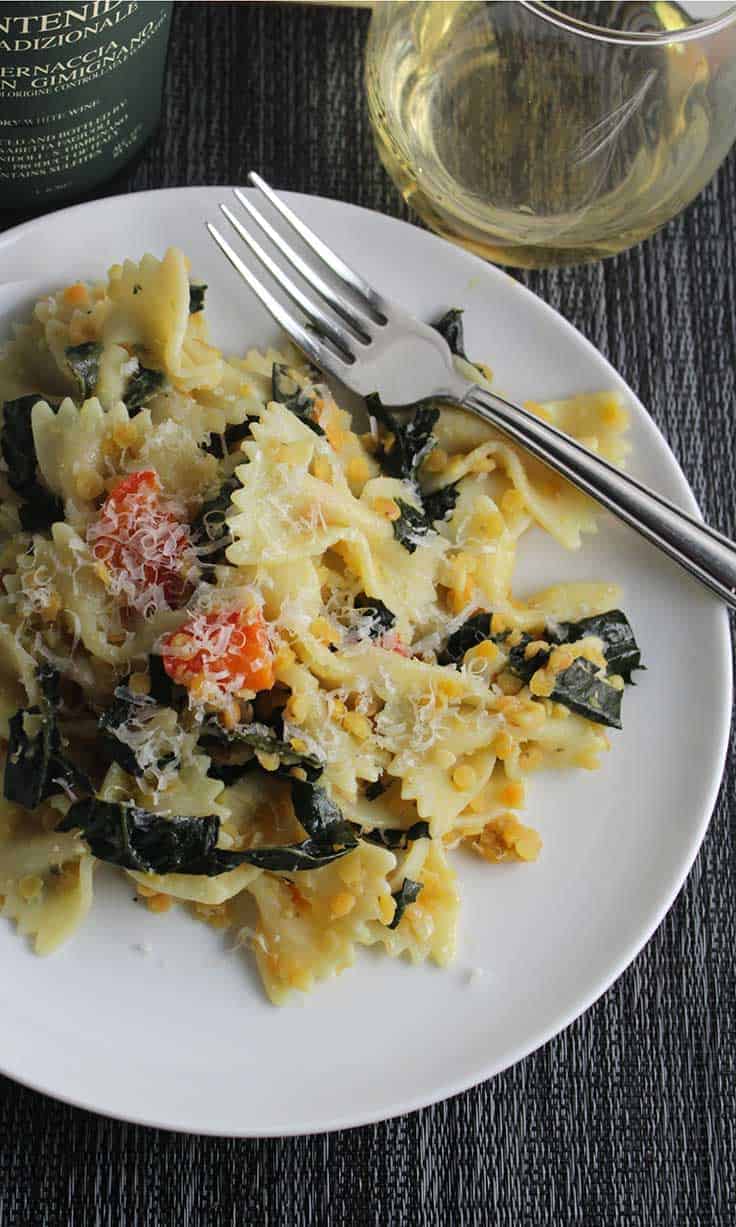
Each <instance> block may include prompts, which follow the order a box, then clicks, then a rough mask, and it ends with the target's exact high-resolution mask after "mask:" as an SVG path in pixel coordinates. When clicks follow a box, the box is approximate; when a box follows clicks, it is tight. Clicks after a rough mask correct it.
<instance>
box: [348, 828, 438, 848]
mask: <svg viewBox="0 0 736 1227" xmlns="http://www.w3.org/2000/svg"><path fill="white" fill-rule="evenodd" d="M429 837H430V836H429V823H428V822H423V821H421V822H415V823H414V824H413V826H410V827H408V828H407V830H405V831H403V830H400V829H399V828H393V827H388V828H384V829H382V828H380V827H374V828H373V830H372V831H362V830H361V831H360V838H361V839H364V840H365V841H366V843H369V844H378V845H379V846H380V847H381V848H388V849H389V851H391V852H403V851H404V849H405V848H407V847H408V846H409V844H410V843H413V842H414V840H415V839H429Z"/></svg>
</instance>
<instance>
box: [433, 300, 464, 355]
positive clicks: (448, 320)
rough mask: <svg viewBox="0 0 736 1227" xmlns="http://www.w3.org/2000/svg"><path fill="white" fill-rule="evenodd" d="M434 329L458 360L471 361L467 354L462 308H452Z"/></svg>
mask: <svg viewBox="0 0 736 1227" xmlns="http://www.w3.org/2000/svg"><path fill="white" fill-rule="evenodd" d="M432 327H433V328H434V329H435V330H436V331H437V332H438V333H439V334H440V336H441V337H444V338H445V340H446V341H447V344H448V345H449V347H450V350H451V351H452V353H453V354H457V356H458V358H464V359H465V361H466V362H469V361H470V359H469V358H468V355H467V354H466V352H465V334H464V330H463V309H462V307H452V308H451V309H450V310H449V311H446V312H445V314H444V315H443V316H442V318H441V319H439V320H437V323H436V324H433V325H432Z"/></svg>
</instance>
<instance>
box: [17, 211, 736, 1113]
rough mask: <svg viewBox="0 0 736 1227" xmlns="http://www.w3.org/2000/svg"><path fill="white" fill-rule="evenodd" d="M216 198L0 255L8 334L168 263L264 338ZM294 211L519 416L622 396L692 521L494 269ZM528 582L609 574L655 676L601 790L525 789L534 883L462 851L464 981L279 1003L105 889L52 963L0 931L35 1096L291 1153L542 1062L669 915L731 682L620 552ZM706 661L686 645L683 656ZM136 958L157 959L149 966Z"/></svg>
mask: <svg viewBox="0 0 736 1227" xmlns="http://www.w3.org/2000/svg"><path fill="white" fill-rule="evenodd" d="M228 196H229V193H228V191H227V190H226V189H224V188H189V189H184V190H180V189H174V190H170V191H160V192H147V193H142V194H140V195H136V196H121V197H118V198H114V199H109V200H102V201H99V202H96V203H94V204H89V205H83V206H80V207H77V208H73V209H68V210H65V211H63V212H59V213H55V214H53V215H52V216H50V217H47V218H44V219H42V220H40V221H36V222H32V223H30V224H29V225H26V226H23V227H20V228H19V229H17V230H14V231H10V232H9V233H7V234H5V235H4V236H1V237H0V270H2V278H3V282H4V284H3V285H2V287H0V335H4V334H5V332H6V330H7V323H8V321H9V320H10V319H11V318H17V317H18V316H19V315H20V316H22V315H23V314H24V312H26V311H27V309H28V308H29V307H30V306H31V304H32V303H33V301H34V299H35V298H36V297H37V296H38V295H39V294H40V293H42V292H48V291H50V290H53V289H55V288H56V287H58V286H61V285H63V284H64V283H66V282H67V281H69V280H70V279H76V278H79V277H82V278H98V277H100V276H102V275H103V274H104V272H105V270H106V269H107V267H108V266H109V265H110V264H112V263H115V262H117V261H120V260H122V259H123V257H125V256H130V257H133V258H138V257H140V256H142V255H143V253H144V252H146V251H151V252H154V253H155V254H157V255H161V254H163V252H164V250H165V248H166V247H167V246H168V245H170V244H178V245H180V246H181V247H182V248H184V250H185V251H186V252H187V253H188V254H189V256H190V258H191V261H192V270H193V275H195V276H196V278H197V279H198V280H203V281H206V282H207V283H208V285H209V292H208V298H207V306H208V312H209V314H210V316H211V320H212V326H213V333H214V337H215V339H216V340H217V341H218V342H219V343H220V344H222V345H223V346H224V347H225V348H226V349H228V350H234V351H236V352H238V353H241V352H244V351H245V350H246V349H247V348H249V347H250V346H253V345H257V344H265V343H267V342H269V341H272V342H273V341H275V340H276V334H275V331H274V328H273V326H272V324H271V321H270V319H269V318H268V317H267V316H266V315H265V314H264V312H263V311H262V310H261V309H260V307H259V305H258V304H257V303H256V301H255V300H254V299H253V298H252V297H251V296H250V294H249V293H248V291H247V290H246V288H245V287H244V286H243V285H242V283H241V282H240V281H239V280H238V278H237V277H236V275H235V274H234V272H233V271H232V270H231V269H230V267H229V266H227V265H226V263H225V261H224V259H223V258H222V257H221V256H220V254H219V252H218V251H217V250H216V248H215V246H214V244H213V243H212V242H211V240H210V239H209V238H208V235H207V232H206V230H205V227H204V221H205V219H207V218H210V219H216V218H217V216H218V211H217V205H218V201H220V200H222V199H225V198H228ZM291 201H292V204H293V205H294V207H295V208H296V209H297V211H298V212H299V213H300V214H301V215H302V216H303V217H304V218H305V219H306V221H307V222H309V223H310V224H311V225H313V226H314V228H315V229H316V230H317V231H318V233H320V234H321V235H323V236H324V237H325V238H326V239H327V240H328V241H329V242H330V243H332V244H334V246H335V248H336V249H337V250H338V251H339V252H340V253H341V254H342V255H344V256H345V257H346V258H347V259H348V260H349V261H350V262H352V263H354V264H355V266H356V267H357V268H358V269H359V270H360V271H361V272H362V273H364V274H365V276H367V277H368V278H369V279H370V280H371V281H372V282H374V283H375V284H376V285H377V286H378V287H380V288H381V289H382V290H384V291H385V292H386V293H387V294H388V295H390V296H391V297H394V298H396V299H397V300H398V301H400V302H402V303H403V304H404V305H405V306H406V307H408V308H409V310H411V311H414V312H416V313H417V314H418V315H420V316H423V317H425V318H432V317H435V316H436V315H438V314H439V313H440V312H441V311H442V310H444V309H446V308H447V307H450V306H464V307H465V308H466V316H465V326H466V337H467V347H468V352H469V353H470V354H471V355H473V356H475V357H477V358H479V359H485V360H487V361H488V362H489V363H490V365H491V366H492V367H493V369H494V372H495V375H496V379H497V383H498V386H499V387H500V388H502V389H504V390H505V391H506V392H508V393H510V394H511V395H513V396H515V397H516V398H517V399H518V400H525V399H527V398H534V399H536V400H543V399H545V398H552V397H556V396H563V395H569V394H570V393H573V392H582V391H586V390H592V389H600V388H610V387H618V388H620V389H621V391H622V392H624V393H625V395H626V397H627V399H628V401H629V403H630V404H631V406H632V408H633V429H632V441H633V445H634V452H633V456H632V458H631V464H630V468H631V471H632V472H633V473H635V474H636V475H637V476H639V477H640V478H642V479H643V480H644V481H646V482H648V483H650V484H651V485H653V486H654V487H656V488H657V489H659V490H660V491H662V493H663V494H665V495H667V496H669V497H670V498H671V499H674V500H675V501H676V502H677V503H679V504H680V505H682V506H683V507H685V508H688V509H689V510H691V511H692V510H695V503H694V500H693V497H692V495H691V494H690V491H689V490H688V487H687V485H686V482H685V479H684V477H683V475H682V473H681V472H680V470H679V468H678V466H677V464H676V462H675V460H674V458H673V456H672V453H671V452H670V451H669V449H668V447H667V444H666V443H665V441H664V439H663V438H662V437H661V435H660V434H659V432H658V431H657V429H656V428H655V426H654V425H653V423H652V422H651V420H650V419H649V417H648V416H647V414H646V413H645V411H644V409H643V408H642V406H641V405H640V404H639V403H638V402H637V401H636V398H635V397H634V396H633V395H632V393H631V392H630V391H628V389H627V388H626V387H625V386H624V384H623V383H622V381H621V379H620V378H619V377H618V376H617V375H616V374H615V372H614V371H613V370H612V369H611V367H610V366H609V365H608V363H607V362H606V361H605V360H604V359H603V358H602V357H601V356H600V355H599V354H598V353H597V352H596V351H595V350H594V349H593V347H592V346H591V345H590V344H589V343H588V342H587V341H586V340H584V339H583V337H581V336H580V335H579V334H578V333H577V332H576V331H575V330H574V329H573V328H572V327H570V325H569V324H567V323H565V321H564V320H563V319H561V318H560V316H559V315H557V314H556V313H555V312H554V311H552V310H551V309H550V308H549V307H547V306H545V304H544V303H542V302H540V301H539V300H538V299H537V298H535V297H534V296H533V295H532V294H530V293H529V292H528V291H527V290H525V289H523V288H522V287H521V286H520V285H518V284H517V283H516V282H515V281H513V280H511V278H509V277H508V276H506V275H505V274H504V273H503V272H500V271H499V270H498V269H496V268H493V267H491V266H489V265H487V264H483V263H482V262H481V261H480V260H478V259H476V258H475V257H474V256H470V255H467V254H465V253H464V252H462V251H460V250H458V248H456V247H452V246H450V245H449V244H447V243H445V242H443V241H442V240H440V239H437V238H435V237H434V236H432V235H429V234H426V233H425V232H424V231H422V230H418V229H415V228H414V227H411V226H408V225H406V224H404V223H402V222H398V221H394V220H392V219H390V218H386V217H382V216H379V215H378V214H375V213H370V212H367V211H365V210H363V209H359V208H355V207H353V206H351V205H345V204H340V203H336V202H334V201H329V200H321V199H318V198H314V197H306V196H293V197H291ZM523 558H524V563H523V566H522V568H521V573H520V575H521V578H520V585H521V586H523V582H524V577H525V576H526V577H528V580H529V582H533V584H534V586H535V587H540V586H542V585H543V584H544V583H548V582H551V581H552V580H555V579H557V580H562V579H575V578H579V579H593V578H606V579H610V580H614V581H617V582H620V583H621V584H623V586H624V589H625V598H624V602H623V603H624V608H625V609H626V611H627V612H628V614H629V616H630V618H631V621H632V623H633V625H634V628H635V630H636V633H637V636H638V639H639V642H640V644H641V647H642V650H643V654H644V659H645V661H646V665H647V670H648V671H647V672H646V673H641V674H639V675H638V677H637V681H638V685H637V687H636V688H635V689H631V690H628V691H627V694H626V698H625V703H624V731H623V732H622V733H619V734H616V733H614V734H613V737H612V741H613V748H612V750H611V753H610V755H608V756H607V757H606V761H605V763H604V767H603V770H601V771H600V772H597V773H593V774H588V773H586V772H577V773H567V774H558V775H553V774H551V775H550V776H548V777H536V778H535V780H534V782H533V785H532V788H531V799H530V804H529V813H530V818H531V821H532V822H533V823H534V825H535V826H538V827H539V828H540V830H541V832H542V835H543V838H544V849H543V852H542V856H541V858H540V860H539V861H538V862H537V863H536V864H534V865H514V866H511V865H509V866H500V867H492V866H488V865H485V864H484V863H483V862H481V861H480V860H478V859H477V858H474V857H472V856H470V855H462V854H457V855H456V866H457V869H458V871H459V879H460V888H461V894H462V925H461V932H460V942H459V949H458V954H457V961H456V962H455V964H454V965H453V966H452V967H451V968H450V969H448V970H444V971H441V970H439V969H437V968H435V967H422V968H414V967H412V966H410V965H407V964H404V963H403V962H393V961H392V960H390V959H388V958H387V957H385V956H379V955H378V954H376V953H375V952H362V953H361V954H360V955H359V957H358V959H357V961H356V965H355V966H354V967H353V968H352V969H350V970H349V971H347V972H345V973H344V974H343V975H342V976H341V977H339V978H338V979H336V980H334V981H330V982H329V983H327V984H324V985H321V986H319V987H318V988H317V989H316V990H315V992H314V993H313V994H312V995H311V996H310V997H309V998H307V999H306V1000H305V1001H304V1003H303V1005H302V1007H301V1008H296V1009H289V1008H287V1009H281V1010H279V1009H276V1008H274V1007H273V1006H271V1005H269V1004H268V1002H267V1001H266V999H265V997H264V994H263V992H262V990H261V988H260V986H259V983H258V979H257V976H256V974H255V972H254V970H253V967H252V965H251V961H250V956H249V955H248V954H247V953H246V952H244V951H233V950H232V948H231V947H232V938H231V937H227V938H225V939H223V938H222V937H221V936H220V935H218V934H217V933H214V932H213V931H212V930H210V929H208V928H206V927H205V926H203V925H201V924H198V923H196V922H195V921H193V920H192V919H190V918H189V917H188V916H187V915H186V914H185V913H183V912H179V911H175V912H173V913H169V914H168V915H166V916H154V915H151V914H150V913H149V912H148V911H147V910H145V909H144V908H142V907H141V906H136V905H135V904H134V903H133V890H132V888H131V886H130V885H129V884H128V883H126V882H125V881H124V880H123V879H122V876H121V875H116V874H115V873H114V872H108V871H106V870H105V868H104V867H102V868H101V871H100V872H99V874H98V876H97V880H96V899H95V905H94V908H93V911H92V914H91V916H90V917H89V919H88V921H87V923H86V925H85V926H84V929H83V931H82V932H81V933H79V934H78V935H77V937H76V938H75V939H74V941H73V942H72V943H71V944H70V945H68V946H66V947H64V948H63V949H62V951H60V952H59V953H58V954H56V955H54V956H52V957H51V958H47V959H40V958H37V957H35V956H34V955H33V954H31V952H30V951H29V949H28V947H27V945H26V943H25V941H24V940H22V939H19V938H17V937H16V936H15V934H14V933H12V931H11V927H10V925H9V924H7V923H6V922H3V921H0V958H1V959H2V969H3V970H2V976H0V1017H1V1018H2V1043H1V1044H0V1062H1V1063H2V1068H3V1070H4V1071H5V1073H7V1074H9V1075H10V1076H11V1077H13V1078H16V1079H18V1080H19V1081H22V1082H24V1083H27V1084H28V1085H30V1086H33V1087H36V1088H38V1089H39V1090H42V1091H45V1092H47V1093H48V1094H51V1095H55V1096H57V1097H58V1098H60V1099H65V1100H69V1101H71V1102H73V1103H75V1104H80V1105H82V1106H84V1107H87V1108H92V1109H95V1110H96V1111H99V1112H104V1113H108V1114H110V1115H114V1116H119V1117H124V1118H127V1119H130V1120H134V1121H140V1122H145V1123H147V1124H151V1125H159V1126H163V1127H165V1128H170V1129H181V1130H187V1131H190V1132H198V1133H216V1134H233V1135H264V1134H277V1135H278V1134H288V1133H306V1132H311V1131H318V1130H326V1129H335V1128H338V1127H342V1126H349V1125H358V1124H363V1123H366V1122H369V1121H374V1120H380V1119H382V1118H384V1117H387V1116H391V1115H393V1114H396V1113H400V1112H408V1111H410V1110H412V1109H414V1108H419V1107H422V1106H423V1105H425V1104H428V1103H431V1102H433V1101H435V1100H438V1099H442V1098H445V1097H446V1096H448V1095H453V1094H455V1093H456V1092H458V1091H461V1090H463V1089H464V1088H466V1087H469V1086H472V1085H473V1084H474V1083H477V1082H480V1081H481V1080H482V1079H484V1078H489V1077H491V1076H492V1075H493V1074H495V1073H497V1072H498V1071H499V1070H502V1069H504V1068H505V1067H506V1066H508V1065H511V1064H512V1063H513V1062H514V1061H518V1060H519V1059H520V1058H521V1057H523V1056H525V1055H526V1054H527V1053H529V1052H531V1051H532V1050H533V1049H535V1048H537V1047H538V1046H539V1045H540V1044H543V1043H544V1042H545V1041H546V1040H548V1039H549V1038H550V1037H551V1036H553V1035H555V1033H556V1032H558V1031H560V1030H561V1028H563V1027H565V1026H567V1024H568V1023H570V1022H571V1021H572V1020H573V1019H574V1018H576V1017H577V1016H578V1015H579V1014H581V1013H582V1011H583V1010H585V1009H586V1008H587V1007H588V1006H589V1005H590V1004H591V1003H592V1002H593V1001H594V1000H595V999H596V998H597V997H598V996H599V995H600V994H601V993H602V992H603V991H604V990H605V989H606V988H607V987H608V985H610V984H611V982H612V981H613V980H614V979H615V978H616V977H617V976H618V975H620V974H621V972H622V971H623V970H624V968H625V967H626V965H627V964H628V963H629V962H630V960H631V959H632V958H633V957H634V955H635V954H636V953H637V951H638V950H640V949H641V947H642V945H643V944H644V942H645V941H646V940H647V938H648V937H649V936H650V935H651V933H652V932H653V930H654V929H655V927H656V926H657V925H658V924H659V922H660V921H661V919H662V917H663V916H664V914H665V912H666V910H667V909H668V908H669V906H670V905H671V903H672V901H673V899H674V897H675V895H676V893H677V891H678V890H679V888H680V886H681V885H682V882H683V880H684V878H685V875H686V874H687V872H688V869H689V868H690V865H691V863H692V861H693V858H694V856H695V853H696V852H697V849H698V846H699V844H700V842H701V840H702V838H703V835H704V832H705V829H706V826H707V823H708V819H709V817H710V813H711V809H712V807H713V804H714V801H715V797H716V791H717V788H718V783H719V780H720V777H721V771H722V768H723V763H724V756H725V751H726V738H727V733H728V726H729V718H730V706H731V665H730V651H729V639H728V624H727V618H726V614H725V612H724V610H723V608H722V607H721V606H720V605H719V604H718V603H717V602H716V601H715V599H714V598H712V597H711V596H709V595H708V594H707V593H706V592H704V591H703V590H702V589H701V588H699V587H698V586H696V585H695V583H694V582H693V581H691V580H690V579H689V578H687V577H686V576H685V575H684V574H683V573H682V572H681V571H680V570H678V569H677V568H676V567H675V566H674V565H672V564H670V563H669V562H667V561H666V560H665V559H663V558H661V557H659V556H658V555H657V554H656V553H655V552H654V551H653V550H652V549H650V548H649V547H648V546H646V545H645V544H644V543H642V542H640V541H639V539H638V538H637V537H635V536H634V534H633V533H631V532H630V531H628V530H626V529H624V528H623V527H621V526H619V525H618V524H616V523H614V522H613V521H612V520H609V519H606V518H604V519H602V522H601V526H600V533H599V535H598V536H597V537H593V538H588V541H587V544H586V545H585V546H584V547H583V549H582V550H581V551H580V552H579V553H577V554H566V553H565V552H564V551H563V550H561V549H560V548H558V547H556V546H555V545H554V543H552V542H551V541H549V540H548V539H545V540H544V541H543V540H542V538H541V535H540V536H539V537H537V538H536V539H535V540H532V541H530V542H529V545H528V548H527V549H526V550H525V551H523ZM695 644H697V645H700V649H699V650H695V649H694V646H693V645H695ZM148 944H150V947H151V949H150V952H149V953H147V954H146V953H143V950H144V949H146V948H147V946H148Z"/></svg>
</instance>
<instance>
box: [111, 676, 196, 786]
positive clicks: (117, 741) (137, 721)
mask: <svg viewBox="0 0 736 1227" xmlns="http://www.w3.org/2000/svg"><path fill="white" fill-rule="evenodd" d="M160 710H161V708H160V705H159V704H158V703H157V702H156V700H155V699H154V698H153V697H152V696H151V695H148V694H134V693H133V692H132V691H131V690H130V689H129V687H128V686H127V685H126V684H123V685H122V686H116V687H115V691H114V694H113V702H112V703H111V704H110V706H109V707H108V708H106V709H105V711H103V712H102V714H101V716H100V718H99V720H98V722H97V724H98V728H99V730H100V732H101V733H102V748H103V751H104V752H105V753H106V754H107V756H108V757H109V759H110V760H111V762H114V763H117V764H118V766H119V767H122V769H123V771H127V772H128V775H133V776H136V777H139V776H142V775H143V774H144V771H145V769H144V767H142V766H141V763H140V761H139V759H138V756H137V754H136V752H135V750H134V749H133V747H132V746H130V745H128V743H127V742H126V741H125V739H124V736H122V737H121V731H123V730H125V729H127V730H128V731H129V732H142V731H143V730H144V729H145V727H146V725H147V724H148V723H149V722H150V720H151V719H152V718H153V717H154V716H155V715H156V714H157V713H158V712H159V711H160ZM174 764H177V765H178V756H177V755H176V754H174V753H173V752H172V753H170V754H167V755H165V756H164V757H162V758H160V759H158V762H157V764H156V766H157V767H158V768H159V770H161V769H162V768H164V767H167V766H173V765H174Z"/></svg>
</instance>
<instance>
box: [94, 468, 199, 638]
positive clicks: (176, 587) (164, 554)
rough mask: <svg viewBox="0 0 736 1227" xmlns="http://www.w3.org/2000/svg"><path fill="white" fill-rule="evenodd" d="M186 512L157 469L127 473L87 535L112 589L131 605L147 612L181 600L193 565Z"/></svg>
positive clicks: (176, 603) (177, 603)
mask: <svg viewBox="0 0 736 1227" xmlns="http://www.w3.org/2000/svg"><path fill="white" fill-rule="evenodd" d="M184 515H185V512H184V508H183V507H181V506H179V504H178V503H176V502H174V500H173V499H167V498H166V497H165V496H164V495H163V493H162V490H161V482H160V480H159V477H158V473H156V471H155V470H154V469H142V470H141V471H140V472H138V473H131V474H130V476H128V477H123V478H122V479H121V480H120V481H119V482H118V483H117V485H116V486H115V487H114V488H113V489H112V490H111V491H110V493H109V494H108V496H107V498H106V500H105V502H104V503H103V505H102V508H101V511H100V514H99V517H98V519H97V521H96V522H95V523H94V524H92V525H91V526H90V528H89V529H88V530H87V541H88V543H89V544H90V545H91V546H92V553H93V554H94V556H95V558H96V559H97V561H98V562H99V563H100V564H101V565H102V568H104V570H103V571H102V575H103V578H104V579H105V582H106V583H107V586H108V589H109V590H110V591H111V592H112V593H113V594H114V595H115V596H116V597H118V599H119V600H120V601H121V602H122V603H124V604H125V605H126V606H127V607H128V608H130V609H135V610H137V611H138V612H139V613H142V614H144V615H148V614H151V613H154V612H155V611H156V610H157V609H160V608H161V607H162V606H169V608H176V607H177V606H178V605H180V604H181V603H182V601H183V599H184V597H185V595H186V590H187V587H188V583H189V579H190V577H191V575H192V574H193V571H194V553H193V551H192V546H191V539H190V535H189V525H188V524H187V523H186V520H185V519H184Z"/></svg>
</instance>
